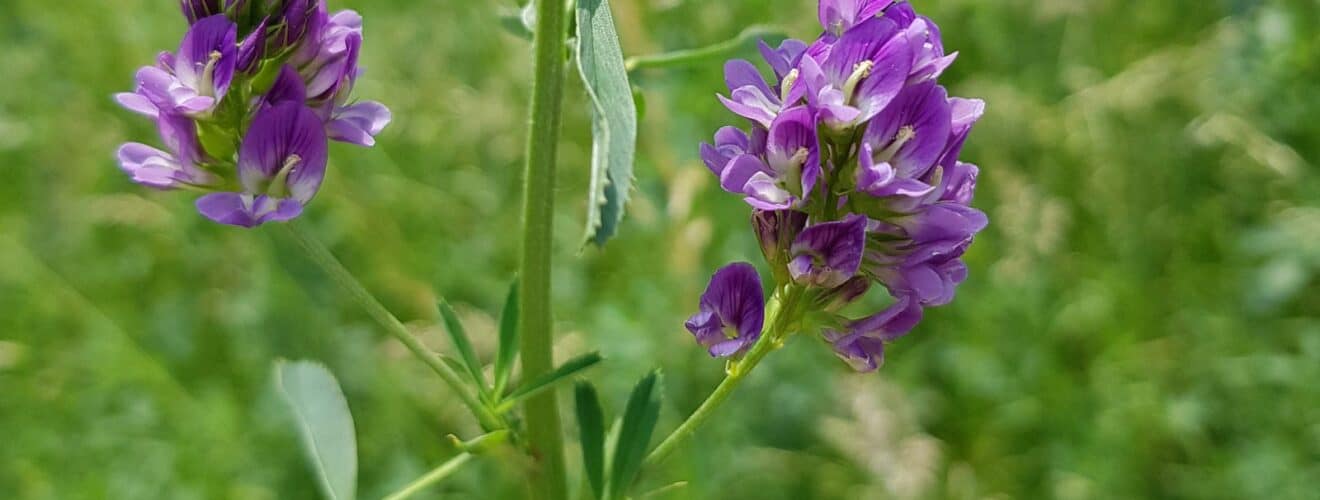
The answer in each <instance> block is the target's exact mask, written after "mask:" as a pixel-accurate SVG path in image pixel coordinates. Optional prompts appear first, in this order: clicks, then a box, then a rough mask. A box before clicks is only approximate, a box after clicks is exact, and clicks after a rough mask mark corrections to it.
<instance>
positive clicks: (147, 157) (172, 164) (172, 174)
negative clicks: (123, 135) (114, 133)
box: [116, 142, 179, 189]
mask: <svg viewBox="0 0 1320 500" xmlns="http://www.w3.org/2000/svg"><path fill="white" fill-rule="evenodd" d="M116 156H117V157H118V158H119V167H120V168H121V169H122V170H123V171H124V173H126V174H128V175H129V177H131V178H132V179H133V182H136V183H138V184H142V185H144V186H148V187H153V188H156V189H172V188H175V187H178V185H179V182H178V178H177V177H178V173H179V163H178V161H176V160H175V159H174V156H173V155H170V154H169V153H166V152H164V151H161V150H159V149H156V148H153V147H151V146H148V145H146V144H138V143H136V142H130V143H128V144H124V145H123V146H120V147H119V151H118V152H117V153H116Z"/></svg>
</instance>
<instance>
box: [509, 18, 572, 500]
mask: <svg viewBox="0 0 1320 500" xmlns="http://www.w3.org/2000/svg"><path fill="white" fill-rule="evenodd" d="M565 13H566V9H565V4H564V0H536V27H535V30H534V33H533V38H532V46H533V53H534V57H535V61H534V63H533V65H534V66H533V69H532V71H533V73H532V74H533V80H532V103H531V107H532V109H531V120H530V124H529V127H528V135H527V150H526V158H525V161H526V169H525V171H524V177H525V178H524V179H523V182H524V188H523V234H522V236H523V240H522V262H521V268H520V270H519V273H518V276H519V278H520V279H521V280H522V281H521V288H520V289H519V305H520V308H519V321H518V324H519V328H521V329H522V334H521V335H520V339H521V340H520V354H519V356H520V357H521V359H522V373H523V377H525V378H526V379H527V380H534V379H535V378H536V377H538V376H540V375H541V374H543V373H548V372H550V371H551V370H553V369H554V356H553V355H552V349H553V347H554V338H553V331H552V315H551V309H550V256H551V251H552V250H553V243H554V241H553V238H554V208H555V198H554V186H555V156H556V154H557V150H558V143H559V128H560V123H561V117H560V112H561V108H562V106H563V90H564V73H565V70H564V46H565V43H564V42H565V40H564V38H565V36H566V35H567V33H566V25H565ZM524 410H525V415H526V422H527V443H528V446H529V447H530V451H531V454H532V457H533V459H535V460H536V464H537V467H536V470H535V471H533V474H532V477H531V486H532V488H531V489H532V492H533V496H534V497H535V498H539V499H542V500H566V499H567V498H568V481H567V479H566V473H565V470H564V442H563V437H562V432H563V431H562V429H561V425H560V420H559V404H558V402H557V398H556V396H555V391H546V392H544V393H542V394H540V395H537V396H536V397H532V398H528V399H527V402H526V403H525V404H524Z"/></svg>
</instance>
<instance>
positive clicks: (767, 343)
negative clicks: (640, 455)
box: [646, 286, 802, 466]
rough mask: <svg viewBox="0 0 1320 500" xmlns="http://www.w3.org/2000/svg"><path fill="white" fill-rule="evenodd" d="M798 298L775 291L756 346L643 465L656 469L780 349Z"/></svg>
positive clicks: (796, 293) (796, 291)
mask: <svg viewBox="0 0 1320 500" xmlns="http://www.w3.org/2000/svg"><path fill="white" fill-rule="evenodd" d="M801 297H802V289H800V288H798V287H795V286H789V287H788V288H780V289H776V290H775V295H774V297H773V298H772V299H771V301H770V302H771V304H772V305H773V306H774V307H773V308H772V309H771V311H770V317H769V318H767V319H768V321H766V327H765V331H764V332H762V335H761V338H760V339H757V341H756V344H753V345H752V350H751V351H748V352H747V355H745V356H743V358H742V359H741V360H739V361H738V362H737V363H736V364H734V365H731V366H730V369H729V372H728V374H727V375H725V377H724V381H722V382H720V385H719V386H718V387H716V388H715V391H714V392H711V393H710V396H707V397H706V400H705V401H703V402H702V403H701V406H698V407H697V411H694V412H692V415H691V416H689V417H688V418H687V420H684V421H683V423H682V424H679V426H678V428H677V429H674V432H672V433H670V434H669V436H668V437H666V438H665V440H664V441H662V442H661V443H660V446H657V447H656V448H655V450H654V451H652V452H651V454H650V455H649V456H647V457H646V465H648V466H651V465H656V464H659V463H660V462H663V461H664V460H665V459H666V458H668V457H669V455H670V454H672V453H673V452H674V451H675V450H677V449H678V447H679V446H680V445H682V444H683V443H684V442H685V441H687V439H688V438H690V437H692V435H693V434H694V433H695V432H696V431H697V428H699V427H701V424H704V423H705V422H706V419H708V418H710V416H711V415H712V414H713V413H715V409H717V408H719V407H720V405H721V404H723V403H724V401H725V400H727V399H729V396H731V395H732V394H733V391H734V389H737V388H738V386H739V385H741V384H742V382H743V379H746V378H747V375H748V374H750V373H751V372H752V369H754V368H756V365H758V364H760V363H761V360H762V359H765V357H766V355H767V354H770V353H771V352H773V351H775V350H776V349H779V348H780V347H782V346H783V343H784V339H785V337H787V336H788V334H789V333H791V332H790V330H791V329H790V328H789V324H790V321H791V320H792V319H793V317H794V316H795V315H796V314H797V312H796V311H797V309H798V300H800V299H801Z"/></svg>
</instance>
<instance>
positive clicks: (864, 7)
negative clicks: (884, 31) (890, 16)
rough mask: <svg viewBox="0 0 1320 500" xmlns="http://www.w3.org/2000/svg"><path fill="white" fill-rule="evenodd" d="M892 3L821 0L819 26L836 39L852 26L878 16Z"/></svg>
mask: <svg viewBox="0 0 1320 500" xmlns="http://www.w3.org/2000/svg"><path fill="white" fill-rule="evenodd" d="M892 3H894V0H821V2H820V8H819V16H820V25H821V27H823V28H825V31H826V32H827V33H830V34H833V35H834V36H836V37H837V36H840V35H842V34H843V32H845V31H847V30H848V29H849V28H852V27H853V25H855V24H858V23H860V22H862V21H865V20H867V19H869V18H872V17H875V16H876V15H877V14H880V12H882V11H884V10H885V8H886V7H889V4H892Z"/></svg>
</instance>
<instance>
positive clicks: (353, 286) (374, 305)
mask: <svg viewBox="0 0 1320 500" xmlns="http://www.w3.org/2000/svg"><path fill="white" fill-rule="evenodd" d="M284 226H285V227H286V228H288V232H289V234H290V235H292V236H293V239H294V240H295V241H297V242H298V245H299V246H301V247H302V249H303V251H304V252H306V254H307V257H308V258H310V259H311V260H312V262H314V263H316V265H318V266H320V267H321V270H323V271H325V273H326V274H327V275H329V276H330V280H331V281H333V282H334V283H335V285H338V286H339V289H340V290H343V291H344V293H347V294H348V296H349V297H352V298H353V300H354V301H356V302H357V303H358V305H360V306H362V308H363V309H365V310H366V311H367V314H368V315H370V316H371V318H372V319H374V320H376V323H379V324H380V326H381V327H382V328H384V329H385V332H386V333H389V334H390V335H392V336H393V337H394V338H395V339H398V341H399V342H402V343H403V345H404V346H405V347H407V348H408V351H409V352H412V354H413V356H416V357H417V359H419V360H421V361H422V362H423V363H426V366H428V367H430V368H431V370H432V371H434V372H435V373H436V375H439V376H440V379H441V380H444V382H445V384H446V385H448V386H449V388H450V389H452V390H453V391H454V392H455V393H457V394H458V397H459V398H460V399H462V401H463V404H464V405H467V407H468V409H469V410H472V414H473V415H475V416H476V417H477V420H478V421H480V422H481V426H482V427H484V428H487V429H489V430H494V429H502V428H505V427H507V426H506V425H504V424H503V422H501V420H500V418H499V417H497V416H496V415H495V414H494V413H492V412H491V411H490V409H489V408H486V406H485V405H483V404H481V401H480V400H478V399H477V396H476V395H475V394H473V393H472V392H470V391H468V388H467V386H466V385H465V384H464V383H463V379H462V378H461V377H459V375H458V373H456V372H455V371H454V370H453V369H452V368H450V367H449V365H447V364H445V362H444V361H443V360H441V359H440V356H438V355H436V353H434V352H432V351H431V350H430V349H427V348H426V346H424V345H422V343H421V341H419V340H417V337H414V336H413V334H412V332H410V331H408V327H407V326H404V324H403V322H401V321H399V318H396V317H395V316H394V314H392V313H390V311H389V309H386V308H385V306H384V305H382V304H381V303H380V301H379V300H376V297H375V296H373V295H371V292H368V291H367V289H366V287H364V286H362V283H360V282H358V280H357V278H355V277H353V273H351V272H349V271H348V269H347V268H345V267H344V265H343V264H341V263H340V262H339V259H336V258H335V256H334V254H332V253H330V249H328V248H326V247H325V245H323V244H321V240H318V239H316V237H315V236H313V235H312V234H311V233H309V232H307V230H305V229H303V227H302V224H301V223H299V222H291V223H289V224H284Z"/></svg>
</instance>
